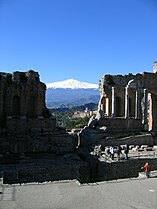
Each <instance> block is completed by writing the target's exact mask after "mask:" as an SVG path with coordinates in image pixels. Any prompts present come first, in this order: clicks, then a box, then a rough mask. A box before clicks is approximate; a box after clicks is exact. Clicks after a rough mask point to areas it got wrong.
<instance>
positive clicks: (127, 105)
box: [125, 87, 129, 118]
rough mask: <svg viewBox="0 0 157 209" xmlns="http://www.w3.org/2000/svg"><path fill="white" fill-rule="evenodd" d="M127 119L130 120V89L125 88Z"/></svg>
mask: <svg viewBox="0 0 157 209" xmlns="http://www.w3.org/2000/svg"><path fill="white" fill-rule="evenodd" d="M125 118H129V94H128V87H125Z"/></svg>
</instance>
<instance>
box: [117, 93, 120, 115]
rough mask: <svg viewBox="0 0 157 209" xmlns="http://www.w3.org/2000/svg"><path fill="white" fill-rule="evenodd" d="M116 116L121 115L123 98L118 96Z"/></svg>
mask: <svg viewBox="0 0 157 209" xmlns="http://www.w3.org/2000/svg"><path fill="white" fill-rule="evenodd" d="M116 117H121V98H120V97H119V96H116Z"/></svg>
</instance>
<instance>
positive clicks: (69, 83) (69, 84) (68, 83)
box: [46, 79, 98, 89]
mask: <svg viewBox="0 0 157 209" xmlns="http://www.w3.org/2000/svg"><path fill="white" fill-rule="evenodd" d="M46 86H47V89H49V88H53V89H56V88H63V89H67V88H70V89H98V85H97V84H92V83H86V82H81V81H78V80H75V79H68V80H64V81H58V82H53V83H47V84H46Z"/></svg>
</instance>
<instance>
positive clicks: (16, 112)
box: [12, 96, 21, 116]
mask: <svg viewBox="0 0 157 209" xmlns="http://www.w3.org/2000/svg"><path fill="white" fill-rule="evenodd" d="M12 104H13V105H12V115H13V116H20V109H21V108H20V107H21V106H20V97H19V96H14V97H13V103H12Z"/></svg>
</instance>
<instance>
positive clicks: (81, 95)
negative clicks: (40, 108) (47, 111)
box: [46, 79, 99, 108]
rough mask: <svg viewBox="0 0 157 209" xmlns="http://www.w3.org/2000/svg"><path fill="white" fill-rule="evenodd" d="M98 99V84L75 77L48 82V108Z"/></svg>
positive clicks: (81, 103)
mask: <svg viewBox="0 0 157 209" xmlns="http://www.w3.org/2000/svg"><path fill="white" fill-rule="evenodd" d="M61 87H63V88H61ZM67 87H68V88H67ZM70 87H71V88H70ZM98 101H99V90H98V85H96V84H88V83H85V82H80V81H77V80H74V79H69V80H66V81H62V82H61V81H60V82H54V83H51V84H47V91H46V104H47V107H48V108H59V107H72V106H80V105H84V104H86V103H98Z"/></svg>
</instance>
